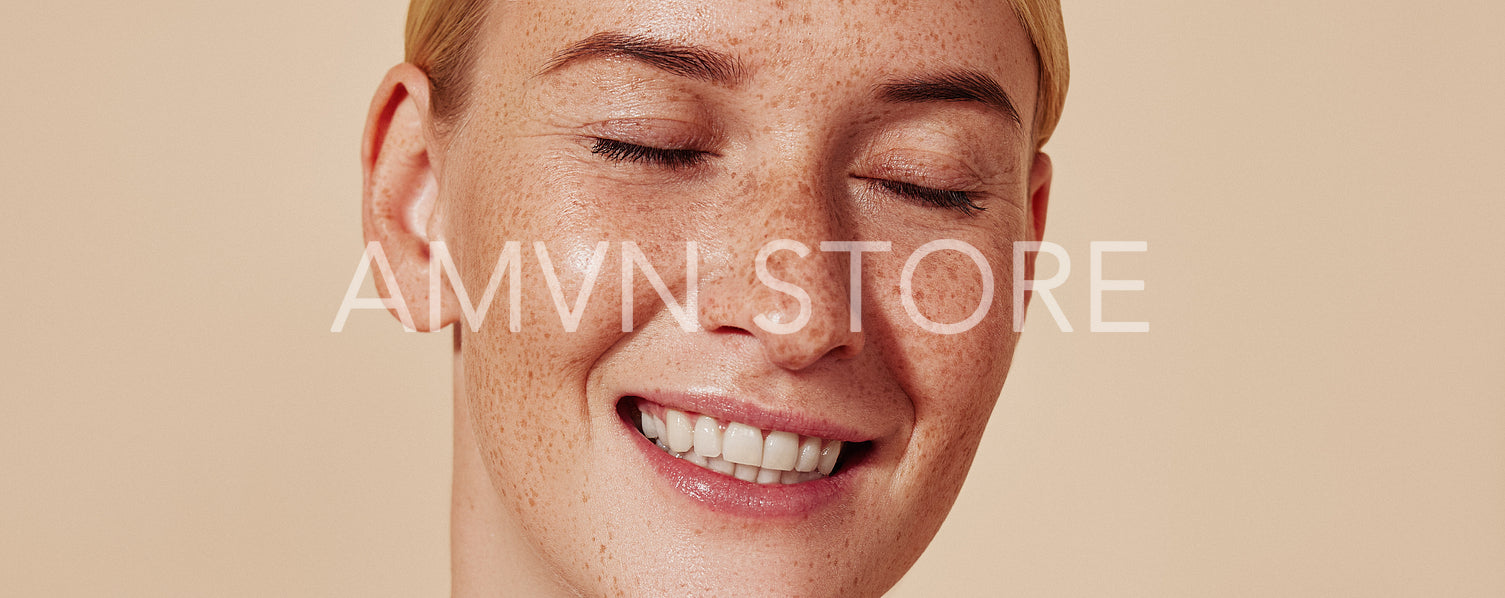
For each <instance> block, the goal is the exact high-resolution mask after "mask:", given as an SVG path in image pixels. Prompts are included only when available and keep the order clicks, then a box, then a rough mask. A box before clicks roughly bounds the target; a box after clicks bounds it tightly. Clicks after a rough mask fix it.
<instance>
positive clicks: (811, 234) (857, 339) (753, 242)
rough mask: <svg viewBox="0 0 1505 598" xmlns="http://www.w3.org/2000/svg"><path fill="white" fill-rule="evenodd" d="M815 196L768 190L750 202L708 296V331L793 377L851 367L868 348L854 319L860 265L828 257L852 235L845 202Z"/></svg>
mask: <svg viewBox="0 0 1505 598" xmlns="http://www.w3.org/2000/svg"><path fill="white" fill-rule="evenodd" d="M785 180H789V179H785ZM815 189H816V188H815V187H814V186H813V185H810V184H803V183H802V184H795V185H789V186H787V187H785V188H782V189H769V188H767V187H766V186H765V187H764V189H763V192H762V193H757V194H756V195H755V196H752V197H746V198H744V199H745V200H746V201H748V202H750V203H751V204H752V205H748V209H746V210H741V213H742V214H743V216H742V217H739V218H732V219H729V221H728V222H727V240H728V242H729V243H730V245H731V246H730V247H729V249H730V251H729V254H730V255H731V256H734V257H732V258H731V259H729V260H728V262H727V263H726V264H724V266H722V267H720V268H718V270H719V271H718V272H715V273H713V274H712V275H711V276H709V277H707V280H705V284H704V285H703V286H702V288H701V298H700V299H701V307H702V309H701V327H702V329H704V330H706V331H709V332H710V333H712V334H743V335H750V336H751V337H753V338H754V339H755V340H756V341H757V343H758V345H759V346H760V348H761V350H762V353H763V356H764V357H765V358H766V359H767V360H768V361H769V362H770V363H772V364H773V365H776V366H778V367H780V368H783V369H785V370H790V371H798V370H803V369H806V368H809V367H810V366H812V365H815V364H816V363H819V362H821V361H822V360H842V359H851V358H853V357H856V356H857V355H859V354H860V353H861V352H862V349H863V342H864V337H863V333H862V332H861V328H862V327H861V321H860V319H857V318H854V317H853V313H854V312H853V310H854V309H857V310H860V306H855V305H851V303H852V301H851V299H852V292H851V291H852V287H851V285H852V284H854V283H856V284H861V283H860V281H854V280H852V276H851V274H850V273H851V270H850V267H849V261H848V260H849V259H855V257H851V258H849V255H850V254H849V253H844V252H828V251H822V250H821V243H822V242H823V241H826V240H847V239H850V238H851V236H850V235H852V234H853V231H851V230H848V228H849V227H847V226H845V225H843V224H842V222H843V221H845V220H847V219H845V218H842V217H841V214H840V213H839V212H840V208H841V206H840V205H839V203H838V201H839V199H837V197H838V196H837V195H835V194H834V193H832V194H826V193H821V192H818V191H816V190H815ZM738 203H739V204H740V203H741V202H738ZM743 205H746V204H743ZM859 317H860V316H859ZM854 328H855V329H856V330H854Z"/></svg>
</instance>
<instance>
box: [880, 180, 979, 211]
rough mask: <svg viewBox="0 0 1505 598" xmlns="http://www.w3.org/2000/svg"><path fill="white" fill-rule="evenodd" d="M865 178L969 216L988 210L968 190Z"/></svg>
mask: <svg viewBox="0 0 1505 598" xmlns="http://www.w3.org/2000/svg"><path fill="white" fill-rule="evenodd" d="M859 178H863V177H859ZM863 180H866V181H870V182H872V183H873V184H875V185H877V186H879V187H881V188H883V190H885V191H888V192H889V193H893V194H895V195H899V196H902V197H907V198H909V199H915V200H919V201H922V202H925V203H928V204H930V205H933V206H936V207H940V208H949V209H953V210H958V211H960V212H961V213H963V214H966V215H969V216H970V215H972V214H973V213H975V212H984V211H987V208H984V207H982V206H979V205H977V202H976V201H975V200H974V199H973V197H972V194H971V193H968V192H966V191H952V190H946V189H932V188H930V187H924V186H921V185H916V184H914V183H905V182H902V181H891V180H888V179H871V178H863Z"/></svg>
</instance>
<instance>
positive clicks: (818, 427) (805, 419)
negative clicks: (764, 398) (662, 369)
mask: <svg viewBox="0 0 1505 598" xmlns="http://www.w3.org/2000/svg"><path fill="white" fill-rule="evenodd" d="M630 397H639V398H642V399H645V400H647V401H649V402H652V403H657V404H659V405H663V406H664V407H667V408H670V409H676V410H679V411H685V412H690V413H698V414H701V415H708V416H710V417H713V418H715V419H717V420H718V421H720V422H721V423H731V422H738V423H742V424H747V425H749V426H754V427H757V428H760V429H763V430H783V431H785V432H793V433H795V434H800V435H803V436H814V437H817V438H822V439H825V440H841V441H843V442H866V441H869V440H872V439H873V438H874V435H873V434H868V433H864V432H863V431H861V430H858V429H856V428H853V427H851V426H849V425H846V424H843V423H841V422H836V421H831V420H829V419H825V418H822V417H819V416H816V415H811V414H809V413H798V412H793V411H783V410H775V409H769V408H766V407H763V406H761V405H759V404H757V403H754V402H749V401H745V400H739V399H736V398H733V397H732V396H731V394H730V393H722V392H719V391H716V390H706V389H697V390H693V391H684V390H664V389H644V390H638V391H629V392H623V393H621V394H620V395H618V399H619V400H621V399H625V398H630Z"/></svg>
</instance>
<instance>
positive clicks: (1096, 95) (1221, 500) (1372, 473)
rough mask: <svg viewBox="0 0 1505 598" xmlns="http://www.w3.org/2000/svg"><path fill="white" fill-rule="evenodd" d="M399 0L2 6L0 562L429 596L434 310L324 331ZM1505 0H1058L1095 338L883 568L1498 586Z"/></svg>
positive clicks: (1022, 581)
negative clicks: (1095, 310) (928, 544)
mask: <svg viewBox="0 0 1505 598" xmlns="http://www.w3.org/2000/svg"><path fill="white" fill-rule="evenodd" d="M404 5H405V2H402V1H400V0H382V1H380V2H374V1H371V0H362V1H358V2H357V1H345V2H333V1H331V2H316V3H306V2H292V1H272V2H255V3H253V2H218V3H208V2H167V1H144V0H143V1H140V2H84V3H43V2H9V3H7V4H6V5H5V7H4V8H3V9H0V61H3V67H4V68H3V69H0V78H3V83H0V133H3V134H0V158H3V159H0V182H3V183H0V184H3V189H4V199H3V201H4V204H3V205H4V208H3V212H0V214H3V224H4V234H3V235H0V260H3V261H4V270H3V273H4V277H3V283H0V285H3V286H0V301H3V309H4V314H5V315H6V316H7V318H6V322H5V325H4V333H3V338H4V342H3V351H4V353H3V355H0V357H3V363H4V366H3V368H4V369H3V375H0V594H4V595H8V596H96V595H112V596H207V595H213V596H422V595H429V596H431V595H442V594H443V593H445V592H446V591H447V589H448V555H447V548H448V544H447V538H448V531H447V509H448V503H447V497H448V492H449V489H448V463H449V444H448V435H449V403H448V386H449V372H448V367H447V359H448V357H447V354H446V345H447V338H446V337H445V336H444V335H429V336H422V335H405V334H403V333H401V332H399V331H398V327H397V325H396V324H395V323H394V322H393V321H392V320H391V319H390V318H388V317H386V316H384V315H380V314H376V313H370V312H366V313H357V314H356V315H355V316H353V317H352V318H351V321H350V325H349V327H348V329H347V331H346V332H345V333H343V334H338V335H336V334H331V333H329V331H328V329H329V325H330V322H331V320H332V319H333V316H334V313H335V310H336V307H337V306H338V304H339V301H340V298H341V295H342V293H343V291H344V288H345V286H346V285H347V284H348V282H349V278H350V276H351V273H352V270H353V267H354V265H355V262H356V260H357V258H358V256H359V255H360V248H361V243H360V236H359V228H358V211H357V201H358V195H359V169H358V165H357V160H356V156H357V147H358V137H359V133H360V128H361V123H362V118H363V116H364V113H365V109H366V104H367V101H368V99H369V94H370V93H371V91H372V90H373V89H374V88H375V85H376V83H377V81H378V80H379V79H380V77H381V75H382V73H383V72H384V71H385V69H386V68H387V67H388V66H390V65H391V64H392V63H394V62H396V61H397V60H398V59H399V56H400V37H401V34H400V29H401V21H402V15H403V10H404ZM1501 6H1502V5H1501V4H1499V3H1496V2H1485V1H1477V2H1453V3H1421V2H1393V1H1392V2H1339V1H1315V2H1295V1H1288V2H1243V1H1240V2H1225V1H1217V2H1191V1H1183V2H1165V1H1159V2H1132V3H1127V2H1107V1H1094V2H1069V3H1068V5H1067V6H1066V17H1067V26H1068V30H1069V31H1070V36H1071V45H1072V48H1071V49H1072V66H1073V71H1074V77H1073V85H1072V89H1071V94H1070V97H1069V100H1068V104H1067V109H1066V115H1065V120H1064V122H1063V124H1062V126H1061V129H1060V131H1059V133H1058V135H1057V136H1056V138H1055V140H1054V141H1053V142H1052V143H1051V146H1050V150H1051V153H1052V154H1053V155H1054V156H1055V160H1056V165H1057V173H1058V176H1057V182H1056V186H1055V194H1054V202H1053V204H1052V210H1051V219H1050V229H1049V236H1050V237H1051V238H1052V239H1053V240H1055V241H1057V242H1059V243H1061V244H1062V245H1064V246H1065V247H1066V248H1067V249H1069V250H1070V251H1071V252H1072V255H1073V257H1075V258H1076V261H1075V262H1074V263H1073V266H1074V268H1073V274H1072V278H1071V281H1070V283H1069V284H1068V285H1067V286H1066V287H1065V288H1063V289H1062V290H1061V292H1060V293H1058V297H1059V298H1060V299H1061V301H1062V303H1063V306H1064V307H1065V310H1066V315H1067V316H1068V317H1070V319H1071V321H1072V324H1073V325H1074V326H1076V328H1077V332H1074V333H1070V334H1067V333H1062V332H1059V331H1057V330H1056V329H1055V328H1054V326H1053V324H1052V323H1051V322H1050V320H1049V319H1048V318H1045V317H1042V316H1043V315H1044V314H1045V312H1044V311H1043V310H1038V311H1036V312H1035V315H1036V316H1037V317H1036V319H1034V320H1033V321H1032V322H1031V324H1030V327H1029V329H1028V333H1027V334H1026V337H1025V340H1024V343H1023V347H1022V349H1021V353H1020V357H1019V359H1018V361H1017V362H1016V366H1015V371H1014V374H1013V376H1012V377H1011V379H1010V381H1009V384H1008V386H1007V388H1006V390H1005V391H1004V395H1003V400H1002V401H1001V402H1000V404H999V407H998V410H997V412H996V413H995V415H994V418H993V420H992V423H991V429H990V430H989V433H988V436H987V438H986V439H985V441H984V443H983V447H982V451H981V453H980V455H979V456H978V459H977V462H976V465H975V467H974V469H973V474H972V477H971V478H970V480H969V482H968V485H967V487H966V489H965V491H964V492H963V494H962V497H961V499H960V501H959V502H958V504H957V506H956V510H955V511H954V513H953V516H952V518H951V519H950V520H949V522H948V524H947V526H946V527H945V528H944V529H943V530H942V531H941V534H940V536H939V537H938V538H937V539H936V541H935V543H934V545H933V546H932V548H931V550H930V552H929V553H927V555H926V556H925V558H924V559H923V560H921V561H920V563H919V565H917V566H916V568H915V569H914V570H913V571H912V572H911V573H910V575H909V577H908V578H906V579H905V581H904V582H903V583H902V584H901V585H900V586H899V588H898V589H897V590H896V591H895V592H894V595H896V596H928V595H959V596H1154V597H1160V596H1502V595H1505V274H1502V272H1505V266H1502V264H1505V240H1502V238H1505V237H1502V235H1501V234H1500V229H1501V228H1502V227H1505V183H1502V179H1501V173H1502V171H1505V168H1502V166H1505V151H1502V149H1501V144H1502V143H1505V108H1502V106H1505V81H1502V76H1501V75H1500V73H1501V71H1502V64H1505V43H1502V41H1501V40H1502V36H1501V35H1500V27H1501V25H1502V24H1505V9H1502V8H1501ZM1093 240H1142V241H1147V242H1148V243H1149V247H1150V251H1149V253H1146V254H1137V255H1136V254H1123V255H1114V256H1110V257H1109V259H1108V262H1107V266H1106V268H1105V270H1106V274H1107V276H1108V277H1109V278H1144V279H1146V280H1147V290H1146V291H1145V292H1142V293H1114V294H1110V295H1109V297H1108V300H1107V301H1108V303H1107V305H1108V307H1107V310H1106V311H1107V316H1108V318H1109V319H1121V320H1148V321H1150V322H1151V326H1152V329H1151V332H1150V333H1148V334H1127V335H1109V334H1091V333H1088V332H1086V329H1087V327H1088V324H1087V320H1088V303H1087V284H1086V282H1085V281H1086V277H1087V274H1088V260H1087V244H1088V243H1089V242H1090V241H1093ZM1042 271H1043V272H1049V271H1050V266H1048V265H1046V266H1042ZM1036 307H1037V309H1038V308H1039V307H1040V306H1038V305H1037V306H1036ZM932 590H939V591H940V593H932V592H931V591H932Z"/></svg>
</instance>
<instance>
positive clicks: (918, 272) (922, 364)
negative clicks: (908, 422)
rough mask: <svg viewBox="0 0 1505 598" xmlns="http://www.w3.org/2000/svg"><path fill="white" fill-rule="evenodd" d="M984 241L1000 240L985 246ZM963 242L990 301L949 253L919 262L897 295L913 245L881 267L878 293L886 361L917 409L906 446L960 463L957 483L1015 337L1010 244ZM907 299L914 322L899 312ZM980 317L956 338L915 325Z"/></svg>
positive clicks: (961, 258) (962, 258)
mask: <svg viewBox="0 0 1505 598" xmlns="http://www.w3.org/2000/svg"><path fill="white" fill-rule="evenodd" d="M963 238H965V237H961V236H960V235H958V239H963ZM990 238H997V239H999V240H997V241H993V242H988V241H986V239H990ZM966 240H967V242H968V244H970V245H972V246H973V247H975V248H976V249H977V252H978V253H979V254H981V256H982V258H983V260H984V261H985V263H986V264H985V267H986V268H987V273H988V274H990V275H991V277H992V281H993V288H992V296H991V298H989V297H987V296H986V295H987V293H986V289H985V285H984V273H983V270H982V267H980V266H979V264H977V263H976V262H975V261H974V260H973V258H971V257H969V256H968V255H966V254H964V253H961V252H958V251H952V250H941V251H937V252H935V253H931V254H929V255H928V256H926V257H924V258H923V259H922V260H920V261H919V262H918V264H917V266H916V267H915V268H914V270H913V276H912V278H911V284H910V285H908V287H909V288H908V289H907V290H906V289H904V288H902V287H901V282H900V276H901V274H900V273H901V272H902V271H903V270H904V263H905V261H906V260H908V259H909V258H910V257H911V255H913V252H914V251H915V249H917V248H918V246H919V244H914V245H911V246H908V247H904V248H900V247H899V246H898V244H897V243H896V244H895V255H894V257H893V258H892V260H891V262H890V263H889V264H888V265H887V266H886V268H885V269H886V270H889V271H891V272H892V275H891V278H889V279H887V280H885V281H884V284H883V285H882V287H881V288H883V289H884V295H883V299H882V301H881V309H883V310H884V320H885V324H886V327H887V329H888V334H886V335H885V341H886V342H885V343H884V345H885V353H886V354H887V356H886V358H887V359H888V361H889V363H890V367H891V368H892V369H893V371H894V372H895V373H896V374H897V375H898V377H899V379H900V384H901V385H902V386H903V387H904V388H905V391H906V393H907V394H908V395H909V397H910V400H911V401H912V402H913V404H914V408H915V429H914V438H913V441H912V445H914V446H915V447H916V448H919V449H922V450H921V452H920V454H918V455H917V457H918V458H927V459H935V460H937V461H942V460H944V461H947V462H948V463H949V462H960V463H961V464H962V467H961V469H960V471H959V472H951V473H954V474H956V475H957V477H958V478H959V477H960V475H961V474H964V473H965V464H966V463H968V462H970V460H971V454H972V452H973V451H975V449H976V445H977V442H978V441H979V440H980V438H981V435H982V431H983V429H984V428H985V427H986V424H987V418H988V416H989V414H990V413H991V411H992V408H993V405H994V404H995V403H996V401H997V396H998V389H999V388H1001V387H1002V385H1003V381H1004V378H1005V377H1006V376H1007V374H1008V367H1009V363H1010V361H1011V360H1012V358H1013V352H1014V347H1015V345H1016V343H1017V341H1018V338H1019V335H1018V333H1016V332H1014V330H1013V264H1012V253H1011V252H1010V251H1011V250H1005V248H1011V247H1012V237H1011V236H1010V235H1008V234H997V235H993V236H974V237H971V238H966ZM906 293H907V294H909V296H910V297H911V298H912V306H913V311H914V312H917V313H918V316H916V315H915V314H912V313H910V311H911V310H910V309H909V308H906V307H905V306H904V303H905V301H904V299H903V296H904V295H905V294H906ZM978 315H981V319H980V320H978V321H977V322H976V324H975V325H974V326H972V327H971V328H970V329H967V330H965V331H962V332H956V333H955V334H946V333H942V332H935V331H932V330H926V329H925V328H923V327H922V325H921V324H919V323H917V322H916V321H915V319H916V318H917V317H923V318H926V319H928V320H930V321H931V322H933V323H935V324H944V325H961V324H962V323H964V322H966V321H967V320H968V318H971V317H975V316H978ZM932 325H933V324H932ZM941 453H945V454H944V455H943V454H941ZM957 457H962V458H960V459H958V458H957ZM949 469H950V467H949V466H944V467H940V468H939V469H935V470H932V471H937V472H939V471H948V470H949Z"/></svg>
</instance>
